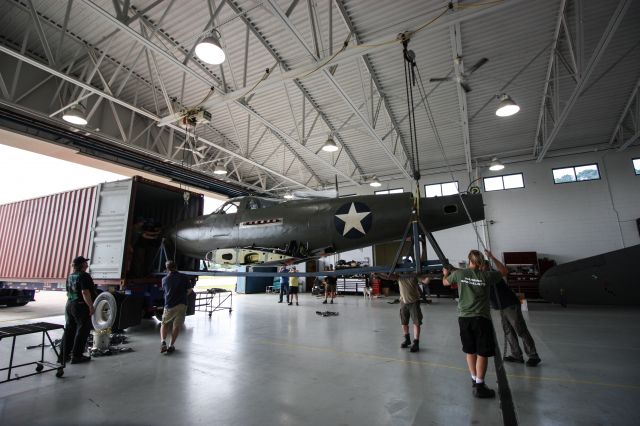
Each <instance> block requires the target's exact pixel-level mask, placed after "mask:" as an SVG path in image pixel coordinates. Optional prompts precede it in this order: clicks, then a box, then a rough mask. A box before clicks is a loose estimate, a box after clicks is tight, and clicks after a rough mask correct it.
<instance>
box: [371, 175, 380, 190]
mask: <svg viewBox="0 0 640 426" xmlns="http://www.w3.org/2000/svg"><path fill="white" fill-rule="evenodd" d="M369 186H373V187H374V188H378V187H380V186H382V184H381V183H380V181H379V180H378V178H377V177H375V176H374V177H373V179H371V182H369Z"/></svg>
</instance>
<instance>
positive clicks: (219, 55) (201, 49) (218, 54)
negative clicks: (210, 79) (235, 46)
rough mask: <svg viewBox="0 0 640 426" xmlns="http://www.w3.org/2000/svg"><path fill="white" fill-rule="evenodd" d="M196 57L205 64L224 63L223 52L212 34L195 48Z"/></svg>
mask: <svg viewBox="0 0 640 426" xmlns="http://www.w3.org/2000/svg"><path fill="white" fill-rule="evenodd" d="M196 56H198V58H200V59H201V60H202V61H204V62H206V63H207V64H212V65H218V64H221V63H223V62H224V60H225V54H224V50H222V47H221V46H220V41H219V40H218V38H217V37H216V36H214V35H213V34H211V35H209V36H207V37H205V38H204V39H202V41H200V43H198V45H197V46H196Z"/></svg>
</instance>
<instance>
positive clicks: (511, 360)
mask: <svg viewBox="0 0 640 426" xmlns="http://www.w3.org/2000/svg"><path fill="white" fill-rule="evenodd" d="M502 360H503V361H507V362H519V363H520V364H522V363H523V362H524V359H522V358H516V357H515V356H511V355H507V356H505V357H504V358H502Z"/></svg>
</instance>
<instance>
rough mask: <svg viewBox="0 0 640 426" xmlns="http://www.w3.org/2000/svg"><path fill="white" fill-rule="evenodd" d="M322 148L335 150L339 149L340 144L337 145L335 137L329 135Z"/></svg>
mask: <svg viewBox="0 0 640 426" xmlns="http://www.w3.org/2000/svg"><path fill="white" fill-rule="evenodd" d="M322 150H323V151H327V152H335V151H337V150H338V145H336V143H335V141H334V140H333V138H332V137H331V136H329V139H327V141H326V142H325V143H324V145H322Z"/></svg>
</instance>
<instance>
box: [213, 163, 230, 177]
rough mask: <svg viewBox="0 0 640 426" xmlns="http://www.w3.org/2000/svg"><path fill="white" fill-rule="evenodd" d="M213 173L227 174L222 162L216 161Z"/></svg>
mask: <svg viewBox="0 0 640 426" xmlns="http://www.w3.org/2000/svg"><path fill="white" fill-rule="evenodd" d="M213 174H214V175H226V174H227V169H225V168H224V166H223V165H222V164H220V163H218V164H216V168H215V169H213Z"/></svg>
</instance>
